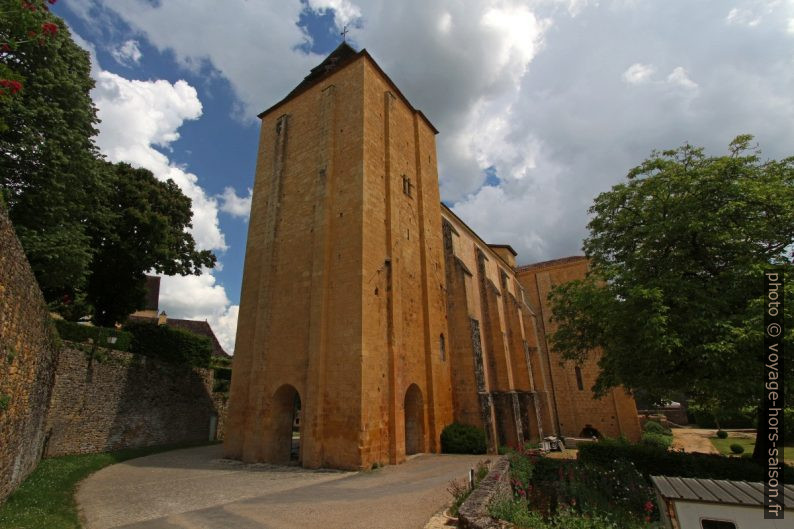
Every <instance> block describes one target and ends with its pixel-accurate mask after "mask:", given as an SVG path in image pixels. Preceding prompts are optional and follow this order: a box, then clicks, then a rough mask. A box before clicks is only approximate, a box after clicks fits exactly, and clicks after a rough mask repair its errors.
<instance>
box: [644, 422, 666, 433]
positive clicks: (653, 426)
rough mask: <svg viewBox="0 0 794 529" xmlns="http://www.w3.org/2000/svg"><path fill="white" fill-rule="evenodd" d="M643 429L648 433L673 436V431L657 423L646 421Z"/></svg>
mask: <svg viewBox="0 0 794 529" xmlns="http://www.w3.org/2000/svg"><path fill="white" fill-rule="evenodd" d="M642 429H643V430H644V431H645V432H647V433H655V434H660V435H673V431H672V430H671V429H670V428H665V427H664V426H662V425H661V424H659V423H658V422H656V421H646V423H645V426H643V427H642Z"/></svg>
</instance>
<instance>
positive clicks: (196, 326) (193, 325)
mask: <svg viewBox="0 0 794 529" xmlns="http://www.w3.org/2000/svg"><path fill="white" fill-rule="evenodd" d="M127 322H142V323H157V318H148V317H145V316H130V317H129V318H127ZM165 324H166V325H170V326H172V327H176V328H178V329H184V330H186V331H190V332H192V333H193V334H198V335H200V336H206V337H207V338H209V339H210V343H211V344H212V355H213V356H219V357H222V358H231V355H230V354H229V353H227V352H226V351H225V350H224V348H223V346H222V345H221V343H220V342H219V341H218V337H217V336H215V333H214V332H213V331H212V327H211V326H210V324H209V322H207V321H206V320H204V321H202V320H183V319H179V318H167V319H166V322H165Z"/></svg>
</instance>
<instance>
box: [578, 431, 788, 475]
mask: <svg viewBox="0 0 794 529" xmlns="http://www.w3.org/2000/svg"><path fill="white" fill-rule="evenodd" d="M578 459H579V460H580V461H583V462H590V463H593V464H597V465H601V466H603V467H607V468H608V467H609V465H611V464H612V462H613V461H615V460H619V459H626V460H628V461H631V462H632V463H633V464H634V466H635V467H636V468H637V470H639V471H640V473H641V474H642V475H643V476H644V477H645V479H650V478H649V476H662V475H664V476H675V477H682V478H710V479H732V480H737V481H763V480H764V475H765V471H764V468H763V467H762V466H760V465H758V464H757V463H756V462H755V461H754V460H753V459H745V458H738V457H737V458H730V457H724V456H721V455H717V454H698V453H693V454H687V453H684V452H675V451H662V450H659V449H658V448H655V447H651V446H646V445H643V444H638V445H631V444H628V443H624V442H619V441H609V440H603V441H600V442H598V443H593V444H589V445H583V446H581V447H580V448H579V455H578ZM783 478H784V479H783V480H784V482H785V483H794V470H792V471H789V472H783Z"/></svg>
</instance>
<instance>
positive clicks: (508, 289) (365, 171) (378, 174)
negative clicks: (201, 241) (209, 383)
mask: <svg viewBox="0 0 794 529" xmlns="http://www.w3.org/2000/svg"><path fill="white" fill-rule="evenodd" d="M259 117H260V118H261V120H262V126H261V132H260V140H259V153H258V161H257V167H256V178H255V183H254V192H253V200H252V205H251V216H250V220H249V227H248V243H247V249H246V256H245V270H244V273H243V285H242V293H241V297H240V313H239V320H238V326H237V344H236V349H235V355H234V366H233V376H232V384H231V395H230V403H229V412H228V417H227V423H226V439H225V444H224V451H225V454H226V456H227V457H231V458H236V459H242V460H244V461H265V462H272V463H288V462H289V461H290V460H292V461H297V462H299V463H300V464H302V465H303V466H306V467H313V468H316V467H334V468H346V469H362V468H370V467H371V466H372V465H374V464H386V463H390V464H395V463H400V462H402V461H404V460H405V458H406V456H407V455H410V454H413V453H418V452H439V451H440V435H441V431H442V430H443V428H444V427H445V426H446V425H448V424H450V423H452V422H453V421H457V422H462V423H466V424H470V425H474V426H477V427H479V428H482V429H483V430H484V431H485V433H486V437H487V443H488V448H489V450H490V451H493V452H495V451H496V450H497V448H498V447H499V446H501V445H509V446H514V447H516V446H522V445H523V443H524V442H526V441H533V442H537V441H538V440H539V438H541V437H543V436H544V435H550V434H559V435H567V436H578V435H583V434H586V435H588V436H589V435H590V434H591V433H592V432H597V433H598V434H599V435H600V434H603V435H608V436H613V437H617V436H618V435H625V436H626V437H628V438H630V439H631V438H637V437H639V423H638V421H637V414H636V406H635V405H634V400H633V398H631V396H630V395H628V394H626V393H625V392H624V391H622V390H613V392H612V395H611V396H609V397H607V398H604V399H601V400H595V399H594V398H593V395H592V393H591V391H590V390H589V387H590V384H591V382H592V381H593V380H594V379H595V376H596V374H597V363H596V362H595V361H593V362H591V363H590V364H588V365H582V366H570V365H565V364H564V363H562V362H560V358H559V357H558V355H556V354H555V353H554V352H553V351H550V350H549V347H548V344H547V341H546V337H545V330H544V329H546V328H547V327H549V326H550V325H551V322H550V320H549V313H548V308H547V307H546V306H545V297H543V296H540V295H536V294H537V293H538V292H541V290H542V291H543V292H546V290H547V289H548V288H550V286H553V284H555V283H558V282H559V281H560V280H570V279H572V278H574V277H577V276H580V275H583V274H584V273H586V269H587V263H586V260H584V261H582V259H583V258H574V261H572V263H573V266H574V267H573V268H571V266H569V265H568V264H567V263H568V261H565V263H564V264H563V265H559V264H558V263H556V262H555V264H551V265H550V264H539V265H532V267H530V268H527V267H523V268H517V267H516V263H515V255H516V254H515V252H514V251H513V250H512V248H511V247H510V246H507V245H489V244H487V243H485V242H484V241H483V240H482V239H481V238H480V237H479V236H478V235H477V234H476V233H475V232H474V231H473V230H471V228H469V227H468V226H466V224H465V223H464V222H463V221H462V220H461V219H459V218H458V217H457V216H456V215H455V214H454V213H453V212H452V211H451V210H450V209H448V208H446V207H445V206H442V205H441V203H440V197H439V190H438V173H437V162H436V146H435V135H436V133H437V131H436V129H435V128H434V127H433V125H432V124H431V123H430V122H429V121H428V119H427V118H426V117H425V116H424V115H423V114H422V113H421V112H420V111H418V110H416V109H415V108H414V107H413V106H412V105H411V103H410V102H409V101H408V100H407V99H406V98H405V96H403V95H402V93H401V92H400V90H399V89H398V88H397V87H396V86H395V85H394V83H393V82H392V81H391V80H390V79H389V77H388V76H387V75H386V74H385V73H384V72H383V70H381V69H380V67H379V66H378V65H377V64H376V63H375V61H374V60H373V59H372V57H371V56H370V55H369V54H368V53H367V52H366V50H362V51H360V52H356V51H355V50H353V49H352V48H351V47H350V46H348V45H347V44H346V43H342V44H341V45H340V46H339V47H338V48H337V49H336V50H335V51H334V52H333V53H331V55H329V56H328V57H327V58H326V59H325V60H324V61H323V62H322V63H321V64H320V65H319V66H317V67H316V68H314V69H313V70H312V71H311V73H310V74H309V75H308V76H307V77H306V78H305V79H304V80H303V82H301V83H300V84H299V85H298V86H297V87H296V88H295V89H294V90H293V91H292V92H290V93H289V94H288V95H287V96H286V97H285V98H284V99H282V100H281V101H280V102H278V103H276V104H275V105H274V106H272V107H270V108H269V109H268V110H265V111H264V112H263V113H262V114H260V115H259ZM544 289H545V290H544ZM527 292H530V293H531V295H528V294H527ZM585 386H587V387H585ZM563 408H564V409H563ZM572 408H578V409H580V410H581V412H580V413H576V412H575V410H573V409H572Z"/></svg>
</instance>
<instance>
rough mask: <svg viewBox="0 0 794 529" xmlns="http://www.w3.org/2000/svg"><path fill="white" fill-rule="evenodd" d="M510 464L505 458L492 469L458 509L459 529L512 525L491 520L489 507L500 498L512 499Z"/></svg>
mask: <svg viewBox="0 0 794 529" xmlns="http://www.w3.org/2000/svg"><path fill="white" fill-rule="evenodd" d="M511 495H512V492H511V489H510V462H509V461H508V460H507V458H505V457H503V458H501V459H499V461H497V462H496V464H495V465H494V466H493V467H491V471H490V472H488V475H487V476H485V477H484V478H483V480H482V481H480V485H479V486H478V487H477V488H476V489H474V491H473V492H472V493H471V495H470V496H469V497H468V498H467V499H466V501H465V502H463V505H461V506H460V509H458V528H459V529H506V528H509V527H513V526H512V524H510V523H508V522H505V521H503V520H496V519H494V518H491V515H489V514H488V506H489V505H490V504H491V502H492V501H493V500H494V498H496V497H499V496H504V497H507V498H509V497H511Z"/></svg>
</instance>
